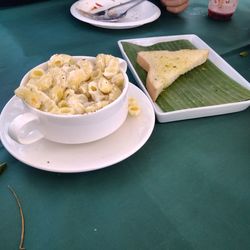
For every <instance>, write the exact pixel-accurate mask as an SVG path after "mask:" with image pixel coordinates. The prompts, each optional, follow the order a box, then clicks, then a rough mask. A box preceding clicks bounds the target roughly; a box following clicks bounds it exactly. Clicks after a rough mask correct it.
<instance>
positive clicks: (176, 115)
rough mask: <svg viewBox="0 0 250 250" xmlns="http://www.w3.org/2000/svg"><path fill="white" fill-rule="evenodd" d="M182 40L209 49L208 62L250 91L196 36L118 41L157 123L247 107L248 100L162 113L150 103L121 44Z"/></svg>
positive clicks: (245, 81)
mask: <svg viewBox="0 0 250 250" xmlns="http://www.w3.org/2000/svg"><path fill="white" fill-rule="evenodd" d="M182 39H185V40H188V41H190V42H191V43H192V44H193V45H194V46H195V47H196V48H198V49H209V59H210V61H211V62H212V63H214V64H215V65H216V66H217V67H218V68H219V69H221V70H222V71H223V72H224V73H226V74H227V75H228V76H230V77H231V78H232V79H234V80H235V81H236V82H238V83H239V84H241V85H242V86H244V87H246V88H247V89H249V90H250V83H249V82H248V81H247V80H246V79H245V78H243V77H242V76H241V75H240V74H239V73H238V72H237V71H236V70H235V69H234V68H232V67H231V66H230V65H229V64H228V63H227V62H226V61H225V60H224V59H222V58H221V57H220V56H219V55H218V54H217V53H216V52H215V51H214V50H213V49H212V48H210V47H209V46H208V45H207V44H206V43H205V42H204V41H202V40H201V39H200V38H199V37H198V36H196V35H193V34H190V35H177V36H160V37H149V38H137V39H126V40H119V41H118V46H119V48H120V50H121V53H122V56H123V58H124V59H125V60H126V61H127V62H128V66H129V68H130V70H131V72H132V74H133V76H134V77H135V79H136V81H137V83H138V85H139V87H140V88H141V89H142V90H143V91H144V92H145V93H146V95H147V96H148V98H149V99H150V101H151V103H152V105H153V107H154V110H155V114H156V117H157V120H158V121H159V122H171V121H178V120H186V119H192V118H199V117H206V116H213V115H222V114H227V113H233V112H238V111H242V110H244V109H246V108H247V107H249V106H250V100H247V101H242V102H234V103H227V104H220V105H213V106H206V107H198V108H189V109H183V110H177V111H171V112H163V111H162V110H161V109H160V107H159V106H158V105H157V103H155V102H153V101H152V99H151V98H150V96H149V94H148V92H147V89H146V88H145V86H144V84H143V83H142V81H141V79H140V78H139V76H138V75H137V72H136V71H135V69H134V67H133V65H132V63H131V61H130V60H129V58H128V56H127V54H126V53H125V51H124V49H123V46H122V42H129V43H133V44H137V45H142V46H150V45H153V44H155V43H159V42H168V41H174V40H182Z"/></svg>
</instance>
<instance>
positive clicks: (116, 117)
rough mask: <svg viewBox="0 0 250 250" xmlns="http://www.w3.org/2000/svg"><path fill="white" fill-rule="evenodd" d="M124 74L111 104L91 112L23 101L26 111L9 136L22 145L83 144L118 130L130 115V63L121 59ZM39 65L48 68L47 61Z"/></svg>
mask: <svg viewBox="0 0 250 250" xmlns="http://www.w3.org/2000/svg"><path fill="white" fill-rule="evenodd" d="M74 58H81V59H88V60H91V61H95V57H87V56H74ZM119 61H120V69H121V72H122V73H123V76H124V88H123V90H122V93H121V95H120V96H119V97H118V98H117V99H116V100H114V101H113V102H112V103H110V104H108V105H107V106H105V107H103V108H101V109H99V110H97V111H96V112H93V113H88V114H74V115H68V114H67V115H61V114H59V115H58V114H52V113H49V112H44V111H40V110H38V109H36V108H33V107H31V106H30V105H28V104H27V103H25V102H24V101H23V104H24V105H25V107H26V111H27V112H26V113H23V114H21V115H19V116H17V117H16V118H15V119H14V120H13V121H12V122H11V123H10V126H9V129H8V131H9V135H10V136H11V137H12V138H13V139H14V140H16V141H17V142H19V143H21V144H30V143H34V142H36V141H38V140H40V139H42V138H45V139H47V140H50V141H54V142H58V143H65V144H79V143H87V142H92V141H96V140H99V139H101V138H104V137H106V136H108V135H110V134H112V133H113V132H114V131H116V130H117V129H118V128H119V127H120V126H121V125H122V124H123V123H124V121H125V120H126V117H127V114H128V103H127V100H128V97H127V95H128V85H129V81H128V77H127V74H126V70H127V64H126V62H125V61H124V60H122V59H119ZM37 67H40V68H43V69H44V70H46V69H47V62H45V63H42V64H40V65H38V66H37ZM29 73H30V71H29V72H28V73H27V74H26V75H25V76H24V77H23V79H22V81H21V84H20V85H25V84H26V83H27V81H28V78H29Z"/></svg>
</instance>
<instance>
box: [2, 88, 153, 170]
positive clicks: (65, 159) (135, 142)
mask: <svg viewBox="0 0 250 250" xmlns="http://www.w3.org/2000/svg"><path fill="white" fill-rule="evenodd" d="M129 97H134V98H136V99H137V101H138V104H139V105H140V107H141V113H140V115H139V116H137V117H131V116H129V115H128V118H127V120H126V121H125V123H124V124H123V125H122V126H121V127H120V128H119V129H118V130H117V131H116V132H115V133H113V134H112V135H110V136H108V137H106V138H104V139H101V140H99V141H96V142H91V143H86V144H78V145H65V144H59V143H54V142H50V141H48V140H45V139H42V140H40V141H38V142H36V143H33V144H32V145H21V144H18V143H16V142H15V141H13V140H12V139H11V138H10V137H9V136H8V133H7V129H8V126H9V123H10V121H11V120H12V119H13V118H14V117H16V116H17V115H19V114H20V113H22V112H23V111H24V106H23V104H22V102H21V101H20V99H19V98H17V97H15V96H14V97H12V98H11V99H10V101H9V102H8V103H7V104H6V105H5V107H4V109H3V110H2V113H1V116H0V131H1V141H2V144H3V145H4V147H5V148H6V149H7V151H8V152H9V153H10V154H11V155H13V156H14V157H15V158H16V159H18V160H19V161H21V162H23V163H25V164H27V165H30V166H32V167H35V168H38V169H42V170H47V171H51V172H62V173H73V172H85V171H92V170H96V169H100V168H104V167H108V166H110V165H113V164H115V163H118V162H120V161H122V160H124V159H126V158H128V157H129V156H131V155H132V154H134V153H135V152H136V151H137V150H139V149H140V148H141V147H142V146H143V145H144V144H145V143H146V141H147V140H148V138H149V137H150V135H151V133H152V131H153V128H154V124H155V114H154V110H153V107H152V104H151V103H150V101H149V99H148V98H147V96H146V95H145V94H144V93H143V92H142V91H141V90H140V89H139V88H138V87H136V86H135V85H133V84H130V86H129Z"/></svg>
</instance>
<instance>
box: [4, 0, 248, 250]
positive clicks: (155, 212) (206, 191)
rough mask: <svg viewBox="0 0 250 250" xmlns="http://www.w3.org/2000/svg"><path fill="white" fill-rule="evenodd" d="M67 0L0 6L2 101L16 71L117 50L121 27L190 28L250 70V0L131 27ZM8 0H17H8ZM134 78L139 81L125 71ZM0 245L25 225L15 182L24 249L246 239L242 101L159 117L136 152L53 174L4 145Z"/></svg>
mask: <svg viewBox="0 0 250 250" xmlns="http://www.w3.org/2000/svg"><path fill="white" fill-rule="evenodd" d="M3 3H4V1H1V2H0V4H2V5H4V4H3ZM73 3H74V1H69V0H61V1H59V0H58V1H56V0H54V1H52V0H51V1H39V2H36V3H30V4H25V5H13V6H5V7H1V8H0V38H1V39H0V88H1V91H0V97H1V98H0V110H2V108H3V107H4V105H5V104H6V103H7V101H8V100H9V99H10V98H11V97H12V96H13V91H14V89H15V88H16V87H17V86H18V85H19V83H20V79H21V78H22V76H23V75H24V74H25V73H26V72H27V71H28V70H29V69H30V68H32V67H34V66H35V65H37V64H39V63H41V62H43V61H46V60H47V59H48V58H49V57H50V56H51V55H52V54H55V53H68V54H71V55H90V56H95V55H96V54H98V53H110V54H113V55H115V56H121V54H120V51H119V49H118V46H117V41H118V40H120V39H127V38H137V37H151V36H166V35H180V34H196V35H198V36H199V37H200V38H201V39H203V40H204V41H205V42H206V43H207V44H208V45H209V46H211V47H212V48H213V49H214V50H215V51H216V52H217V53H219V54H220V55H221V56H222V57H223V58H224V59H225V60H226V61H227V62H228V63H229V64H231V65H232V66H233V67H234V68H235V69H236V70H237V71H238V72H239V73H240V74H242V76H243V77H245V78H246V79H247V80H248V81H250V56H246V57H241V56H240V55H239V54H240V52H242V51H248V53H249V50H250V26H249V23H250V18H249V13H250V2H249V1H248V0H241V1H239V6H238V9H237V11H236V13H235V15H234V16H233V18H232V20H231V21H229V22H218V21H214V20H211V19H209V18H208V17H207V1H198V0H194V1H191V2H190V6H189V8H188V9H187V10H186V11H185V12H184V13H182V14H180V15H172V14H170V13H167V12H166V11H165V10H164V8H162V7H161V6H160V4H159V3H157V2H156V1H155V3H156V4H157V5H158V6H159V7H160V8H161V11H162V15H161V17H160V18H159V19H158V20H156V21H155V22H153V23H150V24H147V25H144V26H141V27H138V28H133V29H128V30H108V29H102V28H97V27H94V26H91V25H89V24H86V23H83V22H80V21H78V20H77V19H75V18H74V17H73V16H71V14H70V11H69V9H70V6H71V5H72V4H73ZM13 4H14V1H13ZM129 78H130V81H131V82H133V83H135V80H134V79H133V77H132V75H131V74H130V73H129ZM0 161H1V162H7V164H8V167H7V169H6V170H5V171H4V172H3V173H2V174H1V175H0V204H1V205H0V221H1V223H0V249H6V250H7V249H17V248H18V244H19V239H20V233H21V222H20V217H19V211H18V207H17V205H16V203H15V200H14V198H13V196H12V195H11V193H10V191H9V190H8V185H11V186H12V187H13V188H14V189H15V190H16V192H17V194H18V195H19V198H20V201H21V203H22V207H23V211H24V215H25V222H26V231H25V247H26V249H32V250H34V249H60V250H61V249H108V250H111V249H119V250H127V249H129V250H134V249H136V250H144V249H147V250H152V249H154V250H160V249H164V250H165V249H182V250H183V249H213V250H214V249H227V250H228V249H249V247H250V237H249V235H250V212H249V211H250V109H247V110H245V111H242V112H239V113H234V114H228V115H222V116H216V117H208V118H200V119H194V120H186V121H179V122H173V123H165V124H159V123H157V122H156V125H155V128H154V131H153V134H152V136H151V137H150V138H149V140H148V142H147V143H146V144H145V145H144V146H143V147H142V148H141V149H140V150H139V151H138V152H136V153H135V154H134V155H133V156H131V157H129V158H128V159H126V160H124V161H122V162H120V163H118V164H115V165H113V166H111V167H108V168H104V169H102V170H98V171H93V172H87V173H80V174H59V173H51V172H45V171H40V170H37V169H34V168H31V167H29V166H27V165H25V164H23V163H21V162H19V161H18V160H16V159H15V158H13V157H12V156H11V155H10V154H9V153H8V152H7V151H6V150H5V149H4V147H3V146H1V148H0Z"/></svg>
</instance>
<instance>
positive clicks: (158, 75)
mask: <svg viewBox="0 0 250 250" xmlns="http://www.w3.org/2000/svg"><path fill="white" fill-rule="evenodd" d="M207 58H208V50H206V49H182V50H178V51H168V50H157V51H140V52H139V53H138V54H137V63H138V64H139V65H140V66H141V67H142V68H143V69H144V70H146V71H147V72H148V75H147V80H146V88H147V90H148V92H149V94H150V96H151V98H152V99H153V101H156V99H157V97H158V96H159V94H160V93H161V92H162V91H163V89H165V88H167V87H168V86H170V85H171V84H172V83H173V82H174V81H175V80H176V79H177V78H178V77H179V76H181V75H183V74H185V73H186V72H188V71H190V70H192V69H193V68H195V67H197V66H199V65H201V64H203V63H204V62H205V61H206V60H207Z"/></svg>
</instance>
